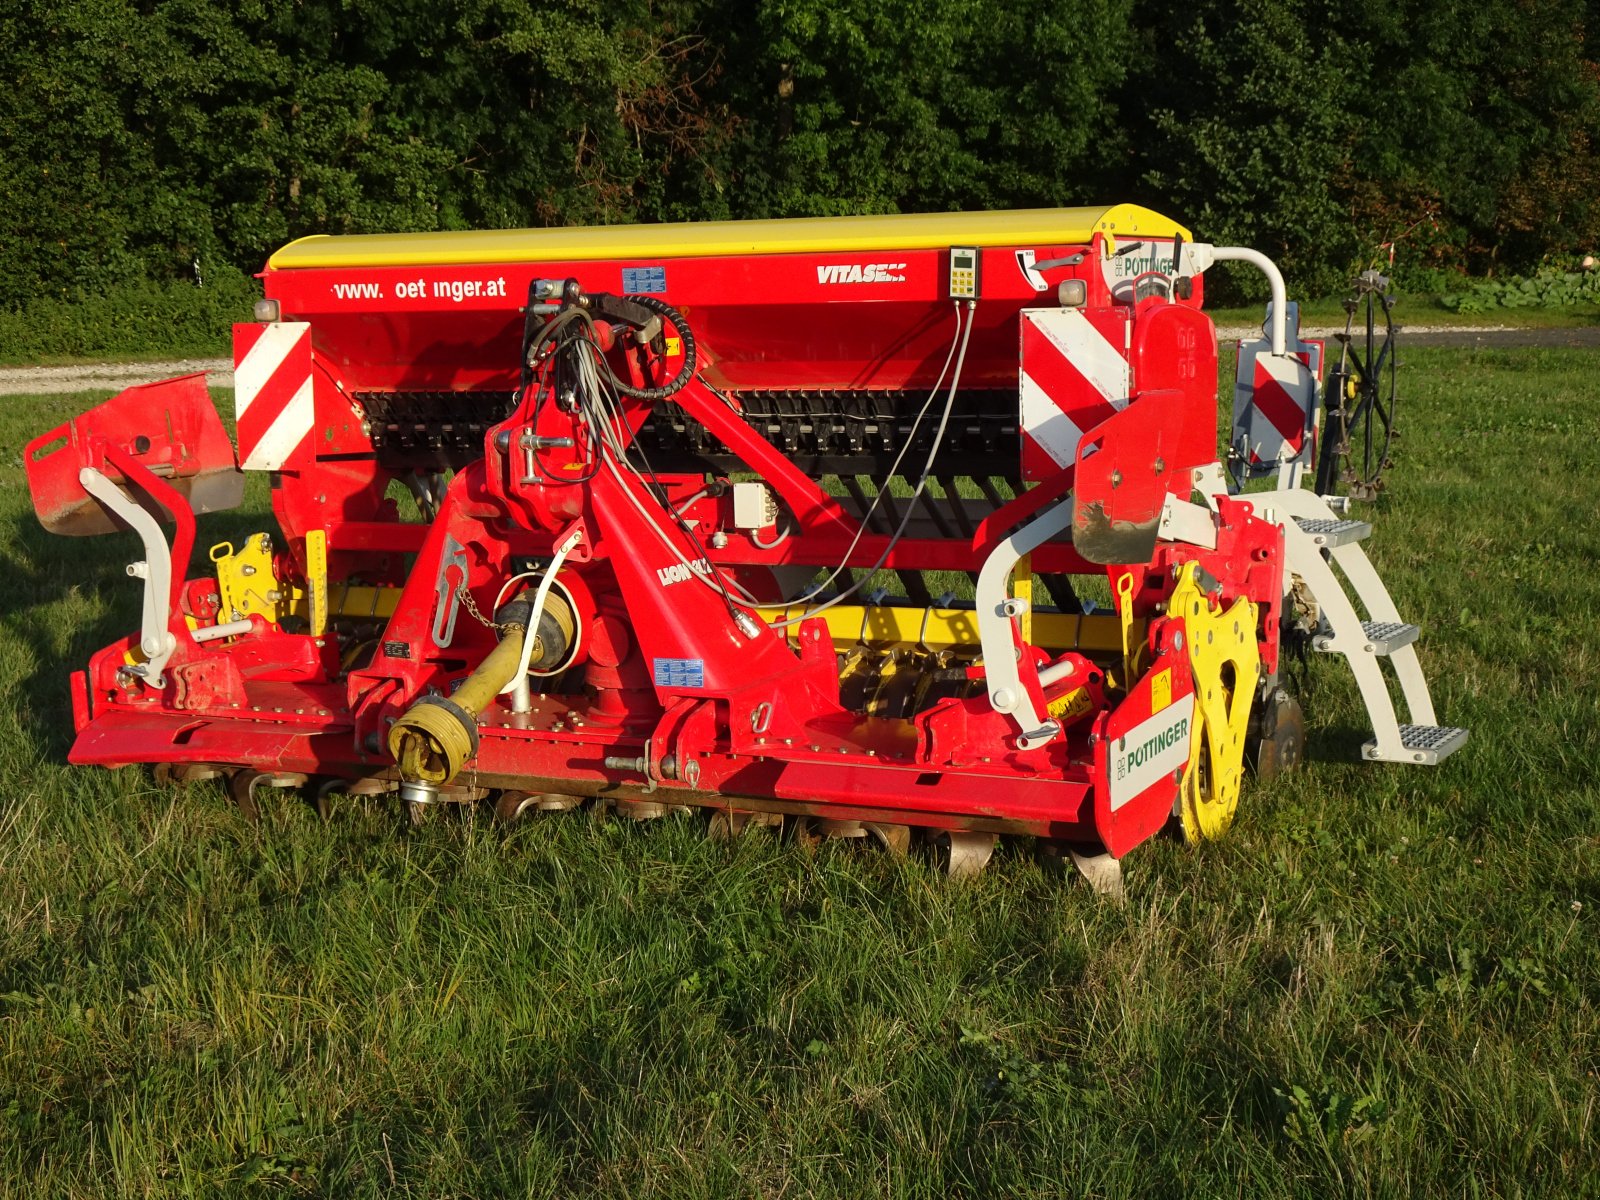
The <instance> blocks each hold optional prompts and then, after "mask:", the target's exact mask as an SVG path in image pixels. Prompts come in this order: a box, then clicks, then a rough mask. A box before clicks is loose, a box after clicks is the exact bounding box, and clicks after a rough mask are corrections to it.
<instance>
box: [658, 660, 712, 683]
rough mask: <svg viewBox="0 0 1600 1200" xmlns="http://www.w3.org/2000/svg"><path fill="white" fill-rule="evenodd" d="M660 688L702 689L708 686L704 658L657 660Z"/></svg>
mask: <svg viewBox="0 0 1600 1200" xmlns="http://www.w3.org/2000/svg"><path fill="white" fill-rule="evenodd" d="M651 662H652V663H653V664H654V672H655V679H656V686H657V687H658V688H701V687H705V685H706V660H705V659H703V658H656V659H651Z"/></svg>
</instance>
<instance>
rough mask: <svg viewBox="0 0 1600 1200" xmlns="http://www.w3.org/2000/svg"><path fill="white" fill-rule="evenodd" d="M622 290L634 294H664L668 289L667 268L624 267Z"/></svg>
mask: <svg viewBox="0 0 1600 1200" xmlns="http://www.w3.org/2000/svg"><path fill="white" fill-rule="evenodd" d="M622 290H623V291H624V292H628V293H630V294H631V295H634V296H663V295H665V294H666V291H667V269H666V268H665V267H623V268H622Z"/></svg>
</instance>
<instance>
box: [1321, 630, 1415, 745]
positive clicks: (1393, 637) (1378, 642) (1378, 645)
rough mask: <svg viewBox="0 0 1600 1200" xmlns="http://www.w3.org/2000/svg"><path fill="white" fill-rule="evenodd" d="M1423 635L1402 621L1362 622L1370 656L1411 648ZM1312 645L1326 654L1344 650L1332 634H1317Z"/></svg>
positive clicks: (1364, 647) (1366, 647)
mask: <svg viewBox="0 0 1600 1200" xmlns="http://www.w3.org/2000/svg"><path fill="white" fill-rule="evenodd" d="M1421 633H1422V630H1421V629H1419V628H1418V627H1417V626H1415V625H1406V624H1404V623H1402V622H1400V621H1363V622H1361V636H1362V638H1364V639H1365V641H1364V642H1363V646H1362V648H1363V649H1365V650H1366V652H1367V653H1368V654H1393V653H1394V652H1395V651H1396V650H1398V649H1400V647H1401V646H1409V645H1410V644H1411V643H1412V642H1414V641H1416V640H1417V638H1418V636H1420V635H1421ZM1311 645H1312V647H1313V648H1315V649H1317V650H1321V651H1324V652H1325V653H1336V652H1338V651H1339V650H1341V649H1342V647H1341V646H1340V645H1339V639H1338V637H1337V636H1336V635H1334V634H1332V633H1319V634H1317V636H1316V637H1314V638H1312V639H1311ZM1419 728H1420V726H1419Z"/></svg>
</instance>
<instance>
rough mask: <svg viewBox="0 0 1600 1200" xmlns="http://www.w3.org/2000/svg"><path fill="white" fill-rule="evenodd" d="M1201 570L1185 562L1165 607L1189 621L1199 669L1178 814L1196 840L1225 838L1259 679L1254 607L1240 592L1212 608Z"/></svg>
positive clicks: (1188, 642)
mask: <svg viewBox="0 0 1600 1200" xmlns="http://www.w3.org/2000/svg"><path fill="white" fill-rule="evenodd" d="M1199 571H1200V567H1199V564H1198V563H1188V564H1186V565H1185V566H1184V567H1183V569H1182V571H1181V572H1180V573H1179V575H1178V583H1177V586H1176V587H1174V588H1173V589H1172V596H1171V598H1170V599H1169V600H1168V602H1167V612H1168V613H1170V614H1171V615H1172V616H1174V617H1177V618H1179V619H1181V620H1182V621H1183V632H1184V649H1185V650H1186V651H1187V652H1188V655H1189V668H1190V670H1191V671H1192V672H1193V673H1194V690H1195V721H1194V734H1193V737H1192V739H1191V741H1190V743H1189V767H1188V770H1187V772H1186V773H1185V775H1184V778H1183V788H1182V792H1181V795H1180V797H1179V806H1180V807H1179V814H1178V815H1179V818H1180V820H1181V822H1182V824H1183V835H1184V838H1185V839H1186V840H1187V841H1188V842H1189V843H1190V844H1191V845H1193V844H1195V843H1197V842H1200V841H1209V840H1211V839H1213V838H1218V837H1221V836H1222V835H1223V834H1224V833H1225V832H1227V829H1228V826H1229V825H1231V824H1232V823H1233V814H1234V812H1235V811H1236V810H1237V809H1238V807H1239V788H1240V784H1241V782H1242V780H1243V777H1244V751H1245V738H1246V736H1247V732H1248V728H1249V724H1250V707H1251V705H1252V704H1253V703H1254V702H1255V694H1256V684H1257V682H1258V681H1259V680H1260V678H1261V654H1260V651H1259V649H1258V647H1257V645H1256V606H1255V605H1254V604H1253V603H1251V602H1250V601H1249V600H1246V599H1245V598H1244V597H1242V596H1241V597H1240V598H1239V599H1237V600H1235V601H1234V602H1233V603H1232V604H1231V605H1230V606H1229V607H1228V608H1226V609H1217V608H1214V606H1213V604H1212V601H1211V597H1210V596H1208V595H1207V594H1206V593H1205V591H1204V590H1203V589H1202V588H1201V587H1200V585H1199V583H1198V581H1197V576H1198V574H1199Z"/></svg>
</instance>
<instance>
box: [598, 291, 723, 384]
mask: <svg viewBox="0 0 1600 1200" xmlns="http://www.w3.org/2000/svg"><path fill="white" fill-rule="evenodd" d="M623 299H624V300H627V301H628V302H629V303H630V304H637V305H638V306H639V307H640V308H648V309H649V310H650V311H651V312H653V313H655V314H656V316H658V317H661V318H663V319H665V320H668V321H671V322H672V325H673V327H674V328H675V329H677V331H678V336H679V337H680V338H682V339H683V366H681V367H679V368H678V373H677V374H676V375H674V376H673V377H672V378H671V379H670V380H668V381H667V382H666V383H665V384H663V385H662V386H660V387H648V388H636V387H634V386H633V385H632V384H629V383H626V382H624V381H623V380H621V379H618V378H617V373H616V372H615V371H612V370H611V364H610V363H609V362H607V363H606V370H607V371H608V372H610V374H611V382H612V384H613V385H614V386H615V387H616V389H617V391H619V392H621V393H622V394H623V395H624V396H632V397H633V398H634V399H635V400H650V401H655V400H665V399H666V398H667V397H668V396H671V395H673V394H674V393H675V392H679V391H682V390H683V388H684V387H685V385H687V384H688V382H689V380H691V379H693V378H694V371H695V366H696V364H697V361H698V358H699V354H698V351H697V350H696V348H695V344H694V331H693V330H692V329H690V328H689V322H688V321H686V320H685V319H684V316H683V314H682V313H680V312H679V311H678V310H677V309H675V308H673V307H672V305H670V304H668V303H667V302H666V301H665V300H658V299H656V298H655V297H654V296H624V297H623ZM602 361H604V359H602Z"/></svg>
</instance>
